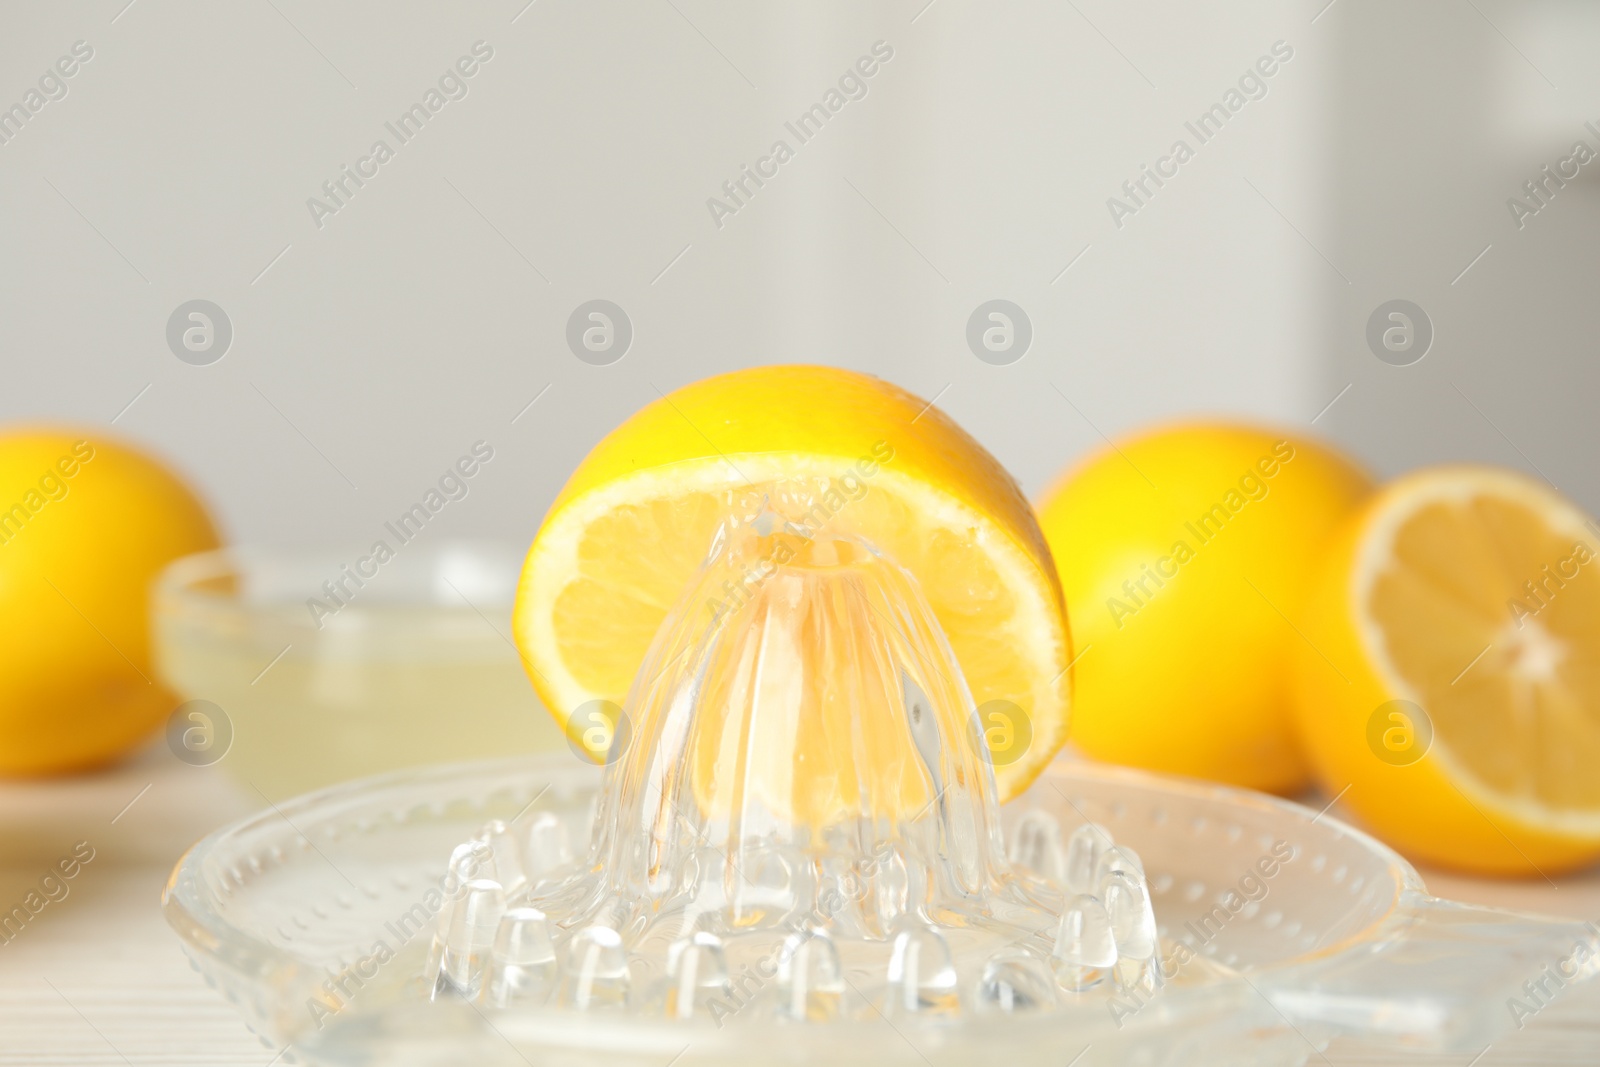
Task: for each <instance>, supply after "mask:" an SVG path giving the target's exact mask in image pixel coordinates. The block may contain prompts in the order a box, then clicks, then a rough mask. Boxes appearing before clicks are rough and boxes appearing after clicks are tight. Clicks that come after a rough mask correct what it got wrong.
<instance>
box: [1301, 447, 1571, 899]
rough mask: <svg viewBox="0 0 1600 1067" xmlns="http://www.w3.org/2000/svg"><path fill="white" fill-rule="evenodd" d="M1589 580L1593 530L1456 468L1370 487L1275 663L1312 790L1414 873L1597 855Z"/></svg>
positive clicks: (1523, 481)
mask: <svg viewBox="0 0 1600 1067" xmlns="http://www.w3.org/2000/svg"><path fill="white" fill-rule="evenodd" d="M1597 570H1600V536H1597V532H1596V526H1595V524H1594V522H1593V520H1591V519H1589V518H1588V517H1587V516H1586V515H1584V514H1583V513H1582V512H1581V511H1579V510H1578V508H1576V507H1575V506H1574V505H1572V504H1571V503H1569V502H1568V501H1567V500H1565V499H1564V498H1563V497H1562V496H1561V495H1560V494H1559V493H1557V492H1556V491H1554V490H1553V489H1551V488H1550V487H1548V486H1546V485H1545V484H1544V483H1542V482H1538V481H1534V480H1533V479H1531V478H1528V477H1526V476H1524V475H1521V474H1517V473H1515V472H1512V471H1507V470H1501V469H1497V468H1489V467H1476V466H1458V467H1437V468H1431V469H1427V470H1422V471H1417V472H1415V473H1413V474H1410V475H1407V476H1405V477H1403V478H1400V479H1398V480H1396V481H1395V482H1393V483H1392V484H1390V485H1388V486H1386V487H1385V488H1384V489H1383V490H1382V492H1380V493H1378V494H1377V495H1376V496H1374V497H1373V498H1372V499H1371V501H1370V502H1368V503H1367V504H1366V505H1365V506H1364V507H1362V508H1361V509H1360V510H1359V511H1358V512H1357V513H1355V514H1354V515H1352V516H1351V517H1350V518H1349V520H1348V521H1347V523H1346V524H1345V526H1344V527H1343V529H1342V530H1341V531H1340V533H1339V534H1338V535H1337V536H1336V537H1335V538H1334V540H1333V541H1332V543H1331V546H1330V550H1329V552H1328V554H1327V556H1326V558H1325V559H1324V560H1323V561H1322V563H1321V564H1320V567H1319V573H1318V575H1317V577H1316V582H1315V592H1314V593H1313V594H1312V596H1311V598H1310V600H1309V601H1308V603H1307V604H1306V607H1305V610H1304V611H1303V613H1302V616H1301V622H1300V625H1301V626H1302V628H1303V629H1304V631H1305V635H1306V638H1307V640H1306V641H1304V642H1302V643H1301V644H1300V645H1299V646H1298V647H1297V648H1295V649H1294V658H1295V679H1296V687H1295V689H1296V696H1297V700H1296V706H1297V712H1298V720H1299V725H1300V729H1301V731H1302V733H1303V735H1304V737H1305V741H1306V749H1307V752H1308V754H1309V755H1310V757H1311V759H1312V761H1313V762H1314V764H1315V765H1316V768H1317V771H1318V775H1319V777H1320V778H1321V780H1322V784H1323V786H1324V788H1326V789H1327V790H1328V791H1329V793H1330V795H1331V794H1334V793H1340V792H1343V793H1344V802H1345V803H1346V804H1347V805H1348V806H1349V807H1350V808H1351V809H1352V810H1354V811H1355V812H1357V813H1358V814H1359V815H1360V816H1361V818H1362V819H1363V820H1364V821H1365V822H1366V823H1367V824H1368V825H1369V826H1371V827H1373V828H1374V829H1375V830H1376V831H1377V833H1378V834H1379V835H1380V836H1381V837H1383V838H1384V840H1386V841H1388V842H1389V843H1390V844H1392V845H1395V846H1396V847H1397V848H1399V849H1400V850H1401V851H1403V852H1405V853H1407V854H1408V855H1411V856H1413V857H1416V858H1419V859H1423V860H1428V861H1431V862H1434V863H1439V864H1443V865H1447V866H1451V867H1456V868H1460V869H1464V870H1468V871H1474V872H1479V873H1490V874H1522V875H1530V874H1538V873H1543V874H1546V875H1549V874H1554V873H1556V872H1558V871H1561V870H1566V869H1570V868H1573V867H1576V866H1580V865H1582V864H1584V863H1586V862H1588V861H1591V860H1593V859H1595V858H1596V857H1600V773H1597V770H1596V768H1597V767H1600V577H1597V576H1596V573H1595V572H1596V571H1597ZM1346 790H1348V791H1347V792H1346Z"/></svg>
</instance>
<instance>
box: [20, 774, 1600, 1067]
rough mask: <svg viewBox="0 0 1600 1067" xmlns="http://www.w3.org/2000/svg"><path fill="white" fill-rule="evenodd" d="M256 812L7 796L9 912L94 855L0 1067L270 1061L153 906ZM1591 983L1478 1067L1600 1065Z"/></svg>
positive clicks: (1581, 908) (1586, 900) (1453, 883)
mask: <svg viewBox="0 0 1600 1067" xmlns="http://www.w3.org/2000/svg"><path fill="white" fill-rule="evenodd" d="M130 802H131V806H130ZM260 806H261V805H260V800H259V798H252V797H250V796H246V795H245V794H243V793H242V792H240V791H239V790H237V789H236V788H235V787H234V786H233V785H232V784H231V783H230V782H229V780H228V779H227V778H226V777H225V776H223V775H222V774H221V773H220V772H219V771H218V770H217V769H215V768H208V769H199V768H193V767H188V766H184V765H182V764H179V763H177V762H176V761H174V760H172V759H171V758H170V757H167V756H166V755H165V753H164V752H161V751H159V750H156V749H152V750H150V751H148V752H146V753H145V754H144V755H143V756H141V757H140V758H138V759H135V760H133V761H131V762H130V763H128V764H126V765H123V766H120V767H118V768H116V769H114V770H110V771H107V772H105V773H102V774H96V775H91V776H85V777H79V778H70V779H62V780H54V781H41V782H21V783H18V782H13V783H8V784H3V785H0V910H3V911H9V910H10V908H11V907H12V905H13V904H16V903H20V902H21V901H22V899H23V898H24V896H26V894H27V893H28V891H29V890H30V889H33V888H34V887H36V886H37V885H38V881H39V878H40V877H41V876H42V875H43V874H44V873H45V871H46V870H47V869H48V868H50V867H52V866H54V865H55V864H56V862H57V861H58V860H60V859H61V858H62V857H63V856H66V855H67V854H69V853H70V852H71V851H72V848H73V846H74V845H75V844H76V843H77V842H79V841H88V842H89V843H90V845H91V846H92V847H93V848H94V850H95V856H94V859H93V860H92V861H91V862H90V863H89V864H88V865H87V866H85V867H84V868H83V869H82V870H81V871H80V872H79V873H78V875H77V877H76V878H74V879H73V880H72V881H71V882H70V883H68V884H69V886H70V893H69V895H68V896H66V897H65V898H63V899H61V900H60V901H57V902H54V903H51V904H49V905H47V906H46V907H45V908H44V909H43V910H42V911H41V912H40V913H39V915H38V916H37V917H36V918H35V920H34V921H33V922H31V923H30V924H29V925H28V926H27V927H25V928H24V929H23V930H22V932H21V934H20V935H18V936H17V937H16V938H15V939H13V940H12V941H10V942H9V943H0V1067H10V1065H17V1067H24V1065H26V1067H57V1065H59V1067H89V1065H96V1067H98V1065H102V1064H105V1065H123V1067H126V1065H129V1064H137V1065H146V1064H152V1065H157V1064H158V1065H174V1067H176V1065H183V1064H203V1065H207V1067H222V1065H234V1064H248V1065H251V1067H267V1065H268V1064H269V1063H271V1062H272V1061H273V1059H274V1055H275V1050H273V1049H267V1048H264V1047H263V1046H262V1044H261V1042H260V1041H259V1040H258V1039H257V1038H255V1037H254V1036H253V1035H252V1034H251V1033H250V1032H249V1031H248V1030H246V1029H245V1027H244V1025H243V1024H242V1023H241V1022H240V1020H239V1018H238V1016H237V1015H236V1014H235V1013H234V1011H233V1009H232V1008H231V1007H230V1006H229V1005H228V1004H227V1003H225V1002H224V1001H223V1000H222V998H221V997H220V996H218V995H217V994H216V993H215V992H213V991H212V990H210V989H209V988H207V987H206V985H205V983H204V982H203V981H202V980H201V979H200V977H199V975H197V974H196V973H195V972H194V971H192V970H191V969H190V967H189V964H188V961H187V959H186V958H185V957H184V955H183V952H182V951H181V950H180V948H179V946H178V940H177V938H176V936H175V935H174V934H173V933H172V932H171V930H170V929H169V928H168V927H167V924H166V921H165V920H164V919H163V917H162V915H161V910H160V906H159V901H160V896H161V889H162V886H163V885H164V884H165V882H166V878H167V875H168V873H169V872H170V871H171V870H172V867H173V864H174V863H175V862H176V861H177V859H178V857H179V856H180V855H181V854H182V853H183V851H184V849H185V848H187V847H188V846H189V845H190V844H191V843H193V842H194V841H195V840H196V839H198V838H200V837H202V836H203V835H205V834H206V833H207V832H209V831H210V830H212V829H215V828H216V827H218V826H219V825H221V824H222V823H224V822H227V821H230V820H232V819H234V818H236V817H238V816H241V815H244V814H247V813H249V812H250V811H252V810H254V809H256V808H258V807H260ZM1336 812H1337V809H1336ZM1424 875H1425V877H1427V881H1428V886H1429V888H1430V889H1431V890H1432V891H1433V892H1435V893H1437V894H1438V895H1440V896H1447V897H1453V898H1456V899H1459V900H1467V901H1473V902H1478V903H1484V904H1495V905H1501V906H1506V907H1514V908H1518V909H1521V910H1527V911H1537V912H1546V913H1551V914H1558V915H1564V916H1572V917H1577V918H1583V919H1589V920H1594V919H1597V918H1600V871H1591V872H1589V873H1587V874H1584V875H1580V876H1576V877H1568V878H1558V879H1557V880H1556V885H1554V886H1552V885H1550V884H1548V883H1545V882H1543V881H1539V882H1488V881H1478V880H1474V879H1467V878H1461V877H1457V876H1451V875H1445V874H1439V873H1429V872H1424ZM1597 986H1600V983H1591V985H1590V987H1588V988H1582V989H1578V990H1575V991H1572V992H1569V993H1567V994H1565V995H1563V996H1561V997H1559V998H1558V999H1557V1000H1556V1002H1555V1003H1553V1004H1552V1005H1551V1006H1550V1007H1549V1008H1548V1009H1547V1010H1545V1011H1543V1012H1541V1013H1540V1014H1539V1015H1538V1016H1536V1017H1535V1018H1534V1019H1533V1020H1531V1021H1530V1022H1529V1023H1528V1025H1527V1026H1526V1028H1525V1029H1523V1030H1521V1031H1517V1032H1514V1033H1511V1034H1509V1035H1508V1036H1506V1037H1505V1038H1503V1039H1502V1040H1500V1041H1498V1042H1496V1043H1495V1044H1494V1045H1493V1046H1492V1047H1490V1048H1489V1049H1488V1050H1487V1051H1486V1052H1484V1053H1483V1054H1482V1056H1481V1057H1480V1058H1479V1059H1478V1060H1476V1061H1475V1067H1496V1065H1507V1064H1530V1065H1531V1064H1600V988H1596V987H1597ZM1469 1059H1470V1057H1464V1056H1453V1057H1445V1056H1423V1055H1406V1054H1402V1053H1396V1052H1393V1051H1384V1052H1374V1051H1371V1050H1366V1049H1356V1048H1351V1047H1344V1046H1341V1045H1339V1044H1337V1043H1336V1044H1335V1045H1334V1047H1332V1048H1330V1049H1329V1050H1328V1051H1327V1052H1326V1054H1325V1059H1324V1058H1322V1057H1319V1056H1317V1055H1313V1056H1312V1057H1311V1062H1313V1063H1319V1064H1320V1063H1323V1062H1327V1063H1331V1064H1341V1065H1342V1064H1399V1063H1409V1064H1453V1065H1456V1067H1467V1063H1468V1060H1469Z"/></svg>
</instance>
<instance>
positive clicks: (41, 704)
mask: <svg viewBox="0 0 1600 1067" xmlns="http://www.w3.org/2000/svg"><path fill="white" fill-rule="evenodd" d="M216 544H217V534H216V530H215V528H214V527H213V526H212V523H211V519H210V518H209V517H208V516H207V514H206V512H205V509H204V508H203V507H202V506H201V504H200V502H199V500H198V499H197V498H196V497H195V495H194V494H193V493H192V492H191V491H190V490H189V488H188V487H187V486H186V485H184V483H183V482H182V481H181V480H180V479H179V478H178V477H177V476H176V475H175V474H173V473H172V472H171V471H169V470H168V469H167V468H166V467H164V466H162V465H161V464H160V463H159V462H157V461H156V460H154V459H152V458H150V457H149V456H146V455H145V454H143V453H142V452H139V451H137V450H136V449H134V448H132V447H130V446H129V445H127V444H124V443H121V442H119V441H115V440H112V439H108V438H106V437H105V436H104V435H103V434H101V433H100V431H98V430H94V431H90V430H84V431H79V432H75V431H72V430H70V429H65V430H64V429H44V428H38V429H16V430H11V431H8V432H5V433H3V434H0V618H4V619H5V620H6V634H5V640H4V641H0V773H8V774H45V773H52V772H60V771H71V770H77V769H80V768H85V767H92V766H95V765H97V764H102V763H105V762H107V761H109V760H111V759H114V758H115V757H117V756H118V755H120V754H122V753H123V752H125V751H127V750H128V749H129V748H130V747H131V746H133V745H135V744H137V743H138V742H139V741H140V740H142V739H143V738H144V737H145V736H147V735H148V734H150V733H151V732H152V731H153V730H155V729H156V727H157V726H158V725H159V724H160V723H161V722H162V720H163V719H164V718H165V717H166V716H167V714H168V713H169V712H171V711H172V709H173V706H174V704H175V701H174V698H173V696H172V694H171V693H169V692H168V691H167V690H166V689H165V688H164V687H163V686H161V685H160V684H159V683H158V682H157V681H156V674H155V670H154V669H153V668H152V667H151V662H150V635H149V631H150V625H149V596H150V583H151V580H152V579H153V578H154V577H155V575H156V573H157V572H158V571H160V570H161V568H162V567H164V566H165V565H166V564H167V563H169V562H171V561H172V560H174V559H176V558H177V557H179V556H183V555H187V554H188V553H191V552H198V551H201V550H204V549H208V548H214V547H216Z"/></svg>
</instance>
